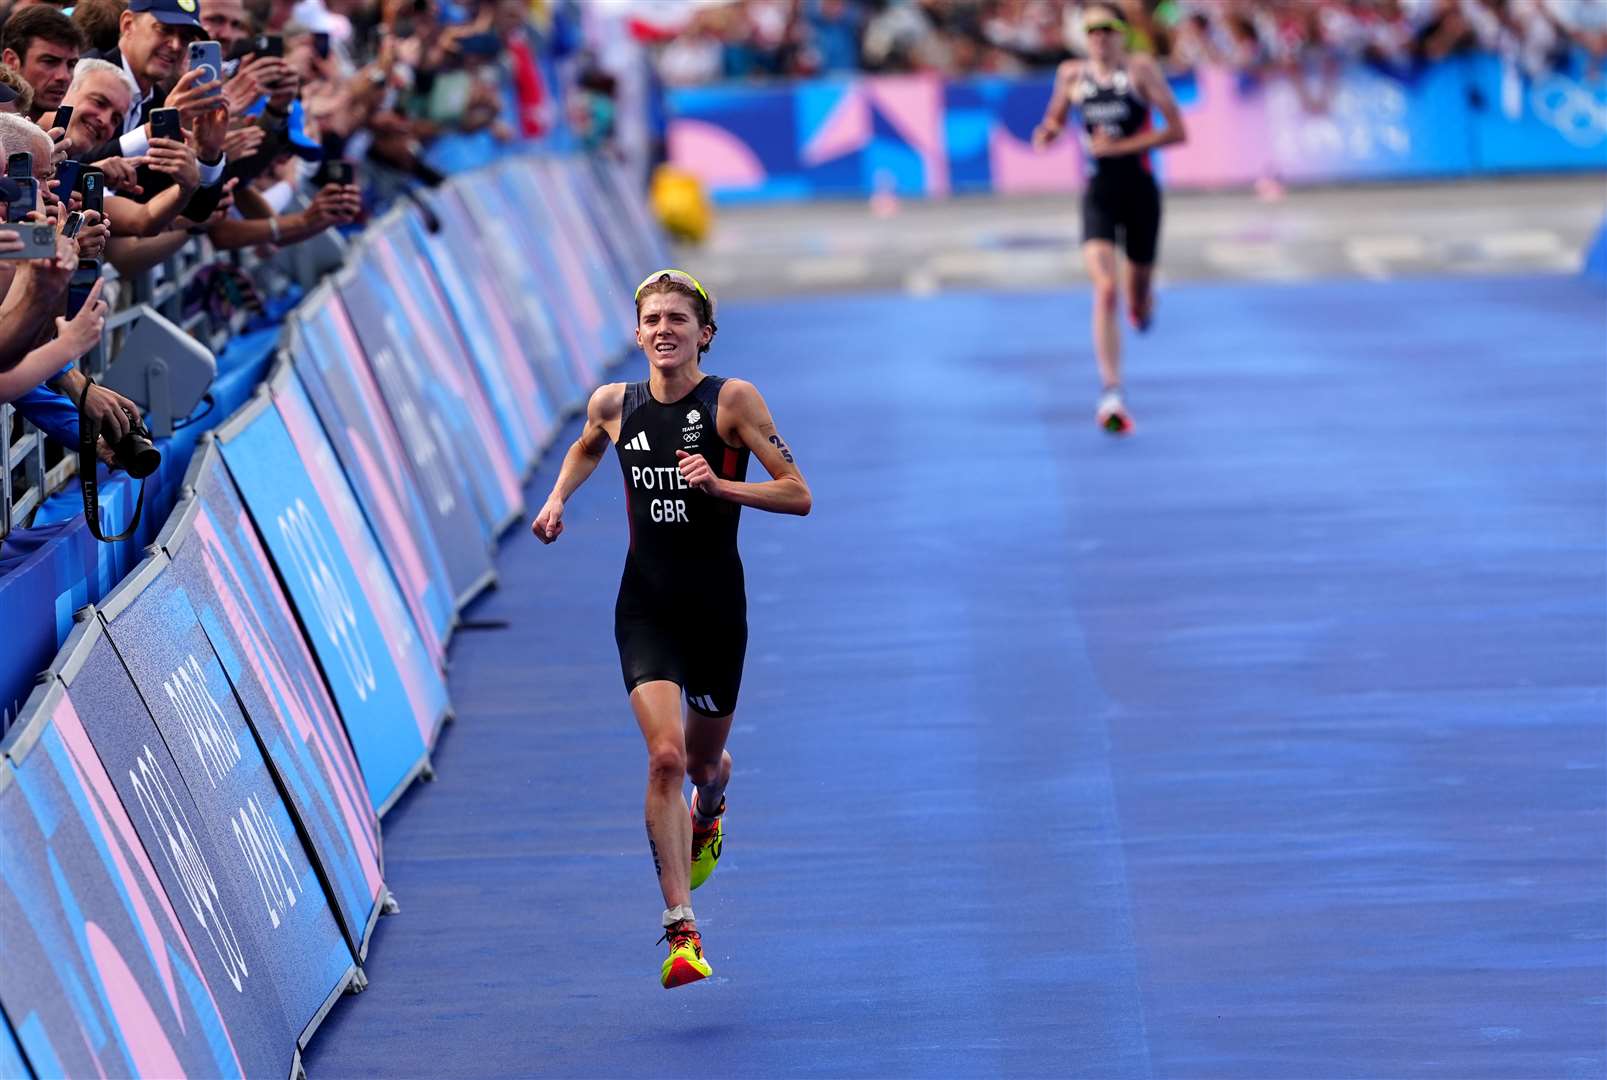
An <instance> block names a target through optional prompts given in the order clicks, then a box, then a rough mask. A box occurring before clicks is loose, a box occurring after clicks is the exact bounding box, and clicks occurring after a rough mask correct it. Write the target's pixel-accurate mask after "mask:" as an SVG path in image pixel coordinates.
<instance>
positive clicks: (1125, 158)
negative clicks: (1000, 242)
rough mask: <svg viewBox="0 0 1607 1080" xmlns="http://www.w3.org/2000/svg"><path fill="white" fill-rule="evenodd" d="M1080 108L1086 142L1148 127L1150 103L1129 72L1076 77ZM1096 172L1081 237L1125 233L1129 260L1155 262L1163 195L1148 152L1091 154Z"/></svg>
mask: <svg viewBox="0 0 1607 1080" xmlns="http://www.w3.org/2000/svg"><path fill="white" fill-rule="evenodd" d="M1078 80H1079V85H1078V88H1077V89H1078V94H1077V97H1078V98H1079V102H1078V108H1079V111H1080V112H1081V114H1082V121H1083V129H1084V131H1085V133H1086V134H1085V135H1084V143H1085V144H1086V143H1087V141H1088V139H1089V138H1090V137H1091V136H1093V135H1095V134H1097V133H1101V132H1102V133H1104V134H1105V135H1108V136H1110V137H1111V138H1116V139H1124V138H1126V137H1127V136H1129V135H1136V134H1138V133H1139V132H1140V131H1148V130H1149V128H1150V113H1149V102H1147V101H1145V100H1144V98H1143V97H1142V96H1141V95H1140V94H1139V92H1138V88H1137V87H1135V86H1134V85H1133V80H1132V76H1131V75H1129V74H1128V72H1127V69H1126V68H1118V69H1117V70H1116V71H1115V73H1113V74H1112V75H1111V79H1110V82H1109V83H1104V84H1101V83H1099V82H1098V81H1096V80H1095V79H1094V76H1093V72H1092V71H1091V70H1089V69H1088V68H1086V67H1085V68H1084V69H1083V72H1082V74H1081V75H1080V76H1078ZM1088 160H1089V162H1090V163H1091V168H1092V169H1093V174H1092V175H1091V176H1089V178H1088V187H1087V189H1086V190H1084V191H1083V197H1082V238H1083V241H1084V242H1085V243H1086V242H1087V241H1089V240H1109V241H1110V242H1111V243H1113V244H1114V243H1116V241H1117V235H1116V234H1117V230H1118V229H1120V230H1121V233H1122V246H1123V250H1125V251H1126V252H1127V258H1128V259H1129V260H1130V261H1132V262H1135V263H1138V264H1140V265H1143V266H1151V265H1153V264H1154V262H1155V252H1156V249H1157V247H1158V246H1159V244H1160V236H1161V191H1160V187H1159V186H1158V185H1157V184H1156V183H1155V174H1154V173H1153V172H1152V171H1151V170H1150V162H1149V152H1148V151H1144V152H1141V153H1137V154H1119V155H1116V156H1113V157H1094V156H1093V155H1092V154H1089V155H1088Z"/></svg>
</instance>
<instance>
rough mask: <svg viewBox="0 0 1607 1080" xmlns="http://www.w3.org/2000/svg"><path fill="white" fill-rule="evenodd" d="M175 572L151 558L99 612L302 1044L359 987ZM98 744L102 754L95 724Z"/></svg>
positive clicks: (315, 878)
mask: <svg viewBox="0 0 1607 1080" xmlns="http://www.w3.org/2000/svg"><path fill="white" fill-rule="evenodd" d="M168 562H169V560H168V557H167V554H166V553H165V552H162V551H158V552H157V553H156V554H155V555H153V556H151V557H150V559H148V560H147V561H146V562H145V563H144V564H142V565H141V566H140V567H139V568H138V569H136V570H135V571H134V573H133V574H131V575H130V576H129V578H128V580H127V581H125V582H124V583H123V584H122V585H120V586H119V587H118V588H117V590H116V591H114V592H113V593H112V594H111V595H110V596H108V597H107V598H106V599H105V600H104V601H103V602H102V604H101V607H100V615H101V619H102V620H103V621H104V622H105V623H106V629H107V635H108V637H110V639H111V642H112V645H113V646H114V647H115V648H116V649H117V653H118V656H119V657H120V658H121V659H122V661H123V667H124V668H125V669H127V671H128V674H129V675H130V676H131V677H132V678H133V681H134V686H135V687H136V688H137V689H138V691H139V694H140V697H141V698H142V699H143V700H144V702H145V709H146V711H147V712H148V713H149V714H150V715H151V718H152V719H154V720H155V721H156V727H157V729H158V730H159V731H160V732H161V735H162V739H163V740H164V741H165V742H166V743H167V749H168V752H169V754H171V755H172V760H173V763H174V764H175V765H176V766H177V768H178V773H177V779H179V780H182V781H183V783H184V785H185V786H186V787H187V788H188V789H189V794H190V796H191V798H192V799H193V800H194V802H195V806H196V809H197V810H198V811H199V813H200V817H199V819H198V823H199V824H200V825H201V826H202V827H203V828H206V829H208V830H209V831H211V832H212V833H213V834H214V835H213V842H214V847H215V849H216V850H217V851H218V852H219V853H220V855H222V856H223V865H222V866H221V867H218V868H217V869H218V870H219V871H220V872H221V873H224V874H227V875H229V876H231V877H234V878H235V879H236V880H237V882H238V884H239V886H240V892H241V894H242V895H241V896H240V898H239V899H240V900H241V902H242V906H241V907H240V908H239V909H238V911H237V918H236V919H235V929H236V930H237V931H238V933H239V935H240V940H241V941H242V942H243V943H244V942H254V947H253V948H251V949H250V951H249V952H248V953H247V955H246V959H247V960H248V961H249V967H247V968H246V970H245V973H244V977H246V978H258V979H261V978H267V979H270V980H271V981H272V983H273V985H274V987H275V989H276V990H277V992H278V997H279V1000H280V1002H281V1003H282V1005H283V1008H284V1013H285V1018H286V1020H287V1021H288V1022H289V1025H290V1033H291V1035H292V1036H293V1037H294V1038H295V1039H296V1041H298V1042H300V1041H301V1040H302V1037H303V1034H304V1033H305V1032H307V1031H308V1030H309V1028H310V1027H311V1026H313V1025H315V1024H316V1022H317V1021H318V1020H320V1019H322V1017H323V1013H324V1011H325V1008H326V1006H327V1004H328V1002H329V1001H330V1000H331V999H332V998H333V996H335V995H337V994H339V993H340V991H341V990H342V989H344V988H345V986H346V984H347V983H348V982H349V981H350V980H351V976H352V974H353V973H354V972H355V970H356V968H355V963H354V957H353V954H352V952H351V950H350V949H349V948H348V947H347V943H346V939H345V938H344V937H343V936H342V935H341V931H340V927H339V926H338V925H337V924H336V922H335V917H334V914H333V912H332V911H331V910H330V906H329V901H328V898H327V897H326V895H325V892H324V886H323V882H322V881H321V880H320V877H319V875H318V873H317V871H316V870H315V869H314V866H313V861H312V859H311V858H310V857H309V855H308V853H307V851H306V849H305V848H304V847H303V845H302V841H301V829H300V828H299V827H298V824H297V822H295V821H294V820H292V818H291V814H290V811H289V809H288V808H287V807H286V805H285V801H284V799H283V797H282V796H281V794H280V783H279V778H278V777H277V776H276V775H275V770H274V769H273V768H272V766H271V764H270V762H269V761H268V759H266V758H265V757H264V755H263V753H262V750H261V748H260V747H259V745H258V742H257V737H256V733H255V732H254V731H253V729H252V727H251V725H250V724H249V723H247V721H246V717H245V714H244V713H243V712H242V711H241V709H240V703H239V701H238V699H237V698H236V697H235V691H234V687H233V686H232V685H230V682H229V677H228V675H227V674H225V672H224V670H223V665H222V664H221V663H220V662H219V661H218V658H217V655H216V654H215V653H214V652H213V651H212V643H211V642H210V641H208V640H207V635H206V631H205V630H203V629H202V628H201V624H200V622H199V621H198V620H197V619H196V615H195V608H194V607H193V606H192V605H191V603H190V597H189V595H188V593H187V592H186V590H185V588H184V585H183V582H181V581H180V580H179V579H178V577H177V575H175V574H173V573H172V572H171V571H170V569H169V566H168ZM68 692H69V694H71V693H72V692H73V687H72V686H71V685H69V687H68ZM86 722H88V718H87V717H86ZM90 735H91V737H92V738H95V739H96V740H97V741H96V746H97V747H100V746H101V745H102V744H101V742H100V741H99V738H100V737H99V735H98V734H97V733H96V731H95V726H94V724H92V723H91V724H90ZM231 841H232V842H231Z"/></svg>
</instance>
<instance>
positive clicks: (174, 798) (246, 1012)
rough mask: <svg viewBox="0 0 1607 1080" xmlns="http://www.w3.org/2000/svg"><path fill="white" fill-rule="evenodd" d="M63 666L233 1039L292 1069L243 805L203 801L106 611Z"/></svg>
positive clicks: (76, 641) (73, 644)
mask: <svg viewBox="0 0 1607 1080" xmlns="http://www.w3.org/2000/svg"><path fill="white" fill-rule="evenodd" d="M164 558H165V556H164ZM59 663H61V664H62V665H63V674H62V679H63V682H64V683H65V684H66V687H67V698H68V700H69V701H71V702H72V704H73V706H74V708H76V709H77V710H78V715H79V717H80V718H82V720H83V724H84V731H85V732H86V733H88V735H89V741H90V743H91V744H92V745H93V746H94V747H95V752H96V753H97V754H99V755H100V760H101V762H102V763H103V764H104V765H105V766H106V773H107V775H108V776H110V777H111V781H112V786H113V787H114V788H116V790H117V794H118V795H119V797H121V799H122V801H123V805H124V806H125V807H127V808H128V811H129V816H130V817H131V818H132V819H133V821H134V829H135V831H136V832H138V833H139V835H140V838H141V839H142V840H143V841H144V842H145V850H147V851H149V852H150V853H151V855H152V862H153V863H154V864H155V866H156V873H157V876H158V877H160V878H161V879H162V885H163V887H164V888H165V889H166V890H167V894H168V896H169V897H170V898H171V899H172V900H173V902H174V904H173V906H174V908H175V909H176V910H177V911H178V915H179V922H180V923H181V924H182V925H183V927H184V932H185V935H186V936H187V937H188V938H189V940H190V944H191V945H192V946H193V947H194V948H195V951H196V955H197V957H198V958H199V960H200V963H201V971H202V973H203V974H204V975H205V977H206V980H207V983H208V984H209V985H210V986H211V987H212V988H213V989H214V990H215V991H216V992H217V995H218V1009H219V1012H220V1013H221V1014H222V1016H223V1019H224V1023H225V1026H226V1027H227V1028H228V1031H229V1035H230V1037H231V1038H232V1039H233V1040H234V1042H235V1045H236V1046H239V1047H240V1048H241V1050H242V1053H245V1052H247V1047H249V1048H250V1050H249V1053H251V1054H252V1055H253V1056H256V1057H258V1058H259V1059H261V1060H263V1061H264V1062H268V1061H271V1062H273V1064H274V1068H273V1072H274V1073H275V1074H278V1075H286V1074H288V1071H289V1066H290V1060H289V1054H290V1052H291V1051H292V1050H293V1049H294V1044H295V1037H296V1035H297V1034H299V1032H300V1028H299V1027H297V1026H295V1025H294V1024H292V1022H291V1019H290V1016H289V1014H288V1013H287V1011H286V1009H285V1005H284V999H283V998H282V997H281V996H280V985H279V982H278V980H276V979H275V978H274V977H273V976H272V975H271V974H269V973H268V971H267V963H268V955H267V952H268V943H267V942H266V941H265V940H264V939H263V938H262V937H261V936H259V934H258V933H257V928H256V922H255V920H254V918H253V916H254V915H255V912H254V911H253V907H254V901H255V899H256V897H255V896H254V895H253V893H254V891H255V888H256V885H255V884H254V882H253V878H254V876H255V874H254V873H253V870H252V869H251V868H249V867H248V866H247V865H245V860H244V859H243V858H242V855H243V853H244V851H245V848H243V847H242V846H241V844H240V843H239V842H238V841H237V840H236V839H235V838H234V837H232V836H231V835H230V832H231V826H234V825H236V824H237V819H236V818H235V817H234V814H235V813H237V811H233V810H229V809H225V808H224V807H223V806H222V805H221V804H219V803H218V802H217V801H216V800H209V804H208V805H203V804H202V803H201V800H200V796H201V791H199V790H197V787H196V785H195V783H194V782H192V781H191V780H190V778H189V777H188V776H187V775H186V772H187V770H186V769H185V768H184V766H183V765H181V764H180V763H179V762H178V761H177V760H176V758H175V754H176V753H178V752H179V747H178V746H176V745H174V744H173V743H172V742H171V741H170V740H169V738H167V737H166V736H165V734H164V732H163V731H162V730H161V727H160V725H158V724H157V723H156V721H155V720H154V719H153V717H152V716H151V713H150V710H149V708H148V707H147V705H146V704H145V700H144V699H143V698H142V697H141V695H140V693H139V691H138V690H137V689H136V687H135V685H134V683H133V681H132V679H130V677H129V674H128V671H127V670H126V669H125V666H124V664H123V662H122V660H121V659H120V658H119V656H118V654H117V651H116V650H115V649H114V647H113V645H112V643H111V641H110V640H108V639H107V638H106V636H105V634H104V632H103V628H102V625H101V623H100V622H99V620H98V618H96V619H91V620H89V621H88V622H86V623H85V624H84V625H83V626H82V627H80V628H79V630H77V631H75V632H74V636H73V637H72V638H69V639H68V643H67V647H66V649H64V650H63V660H62V661H59ZM201 707H204V706H201ZM292 835H293V834H292ZM330 929H331V930H333V929H334V928H333V926H331V927H330ZM281 1055H282V1056H281ZM247 1071H248V1073H249V1072H250V1067H248V1070H247Z"/></svg>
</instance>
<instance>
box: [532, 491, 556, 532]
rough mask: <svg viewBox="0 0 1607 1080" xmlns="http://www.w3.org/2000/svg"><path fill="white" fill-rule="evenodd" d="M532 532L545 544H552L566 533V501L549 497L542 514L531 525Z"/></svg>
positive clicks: (553, 496)
mask: <svg viewBox="0 0 1607 1080" xmlns="http://www.w3.org/2000/svg"><path fill="white" fill-rule="evenodd" d="M530 531H531V532H533V533H535V534H536V539H537V540H540V541H541V542H542V543H543V544H550V543H552V542H553V541H554V540H556V539H558V537H559V536H561V535H563V531H564V501H563V500H562V499H560V498H559V497H558V496H556V495H552V496H549V497H548V499H547V503H546V505H545V506H543V507H542V508H541V513H539V514H537V515H536V520H535V521H532V522H531V523H530Z"/></svg>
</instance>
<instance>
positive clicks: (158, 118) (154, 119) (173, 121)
mask: <svg viewBox="0 0 1607 1080" xmlns="http://www.w3.org/2000/svg"><path fill="white" fill-rule="evenodd" d="M151 138H153V139H175V140H177V141H179V142H183V141H184V131H183V129H182V128H181V127H180V126H179V111H178V110H177V109H152V110H151Z"/></svg>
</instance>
